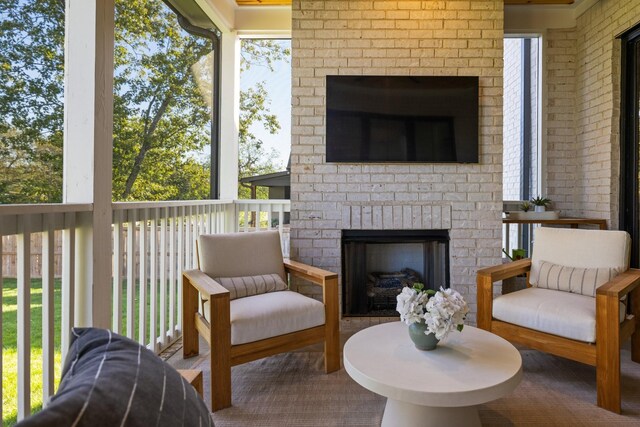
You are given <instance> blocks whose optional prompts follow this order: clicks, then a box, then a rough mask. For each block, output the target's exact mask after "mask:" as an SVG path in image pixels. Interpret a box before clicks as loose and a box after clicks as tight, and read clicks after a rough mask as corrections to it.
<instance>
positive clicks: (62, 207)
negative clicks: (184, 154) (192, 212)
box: [0, 199, 290, 216]
mask: <svg viewBox="0 0 640 427" xmlns="http://www.w3.org/2000/svg"><path fill="white" fill-rule="evenodd" d="M289 203H290V201H289V200H287V199H242V200H170V201H163V202H114V203H112V208H113V210H114V211H121V210H130V209H151V208H171V207H180V206H203V205H228V204H236V205H238V204H244V205H267V204H268V205H276V204H289ZM92 209H93V204H91V203H33V204H19V205H2V204H0V216H1V215H32V214H48V213H67V212H90V211H91V210H92Z"/></svg>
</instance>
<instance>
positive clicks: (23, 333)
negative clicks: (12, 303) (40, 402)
mask: <svg viewBox="0 0 640 427" xmlns="http://www.w3.org/2000/svg"><path fill="white" fill-rule="evenodd" d="M29 220H30V217H29V216H27V215H24V216H21V217H19V219H18V235H17V256H18V259H17V271H18V281H17V286H18V306H17V307H18V331H17V332H18V342H17V344H18V421H20V420H22V419H23V418H25V417H28V416H29V414H30V413H31V231H30V227H29Z"/></svg>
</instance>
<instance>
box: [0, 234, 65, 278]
mask: <svg viewBox="0 0 640 427" xmlns="http://www.w3.org/2000/svg"><path fill="white" fill-rule="evenodd" d="M54 236H55V237H54V256H53V271H54V275H55V277H60V276H62V232H61V231H56V232H55V234H54ZM16 240H17V239H16V236H15V235H13V236H2V277H12V278H15V277H17V262H18V254H17V243H16ZM30 265H31V277H42V234H41V233H34V234H32V235H31V264H30Z"/></svg>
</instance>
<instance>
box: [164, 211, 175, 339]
mask: <svg viewBox="0 0 640 427" xmlns="http://www.w3.org/2000/svg"><path fill="white" fill-rule="evenodd" d="M177 222H178V217H177V212H176V209H175V208H172V209H171V228H170V237H171V240H170V243H169V245H170V248H169V260H170V261H169V319H168V320H169V322H168V323H169V329H168V330H165V331H164V334H165V336H166V337H165V342H166V339H172V338H173V331H174V327H175V322H174V313H175V309H176V268H177V263H178V260H177V257H176V228H177V227H178V224H177Z"/></svg>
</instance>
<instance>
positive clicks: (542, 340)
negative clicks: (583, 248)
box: [477, 259, 640, 413]
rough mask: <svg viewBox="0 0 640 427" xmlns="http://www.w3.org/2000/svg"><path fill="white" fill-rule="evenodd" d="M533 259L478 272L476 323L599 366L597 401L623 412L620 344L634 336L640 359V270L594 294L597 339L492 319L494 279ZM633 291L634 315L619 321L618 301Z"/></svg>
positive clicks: (525, 269) (523, 268)
mask: <svg viewBox="0 0 640 427" xmlns="http://www.w3.org/2000/svg"><path fill="white" fill-rule="evenodd" d="M530 269H531V260H530V259H523V260H520V261H515V262H512V263H509V264H504V265H499V266H495V267H489V268H484V269H481V270H479V271H478V276H477V285H478V327H479V328H482V329H485V330H487V331H490V332H493V333H494V334H496V335H499V336H501V337H503V338H505V339H506V340H509V341H512V342H517V343H519V344H523V345H526V346H527V347H530V348H534V349H536V350H540V351H544V352H546V353H551V354H554V355H556V356H561V357H565V358H567V359H571V360H575V361H577V362H582V363H586V364H589V365H592V366H595V367H596V385H597V396H598V398H597V403H598V406H600V407H601V408H604V409H607V410H609V411H612V412H616V413H620V405H621V398H620V346H621V344H622V343H623V342H624V341H625V340H626V339H627V338H629V337H631V359H632V360H633V361H634V362H640V331H638V330H637V322H638V316H640V289H637V290H636V288H638V286H639V285H640V270H637V269H629V270H627V271H626V272H624V273H621V274H619V275H618V276H616V277H615V278H614V279H613V280H611V281H610V282H608V283H605V284H604V285H602V286H600V287H599V288H598V290H597V293H596V342H595V344H592V343H586V342H582V341H576V340H572V339H568V338H563V337H559V336H557V335H551V334H547V333H544V332H539V331H535V330H533V329H528V328H525V327H522V326H517V325H514V324H511V323H506V322H501V321H499V320H496V319H494V318H493V316H492V313H493V284H494V283H495V282H498V281H501V280H504V279H508V278H510V277H515V276H518V275H521V274H525V273H526V274H527V286H529V270H530ZM625 295H629V297H628V298H629V304H630V305H631V315H630V316H627V318H626V319H625V320H624V321H623V322H622V323H620V317H619V316H620V313H619V302H620V299H621V298H623V297H624V296H625Z"/></svg>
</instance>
